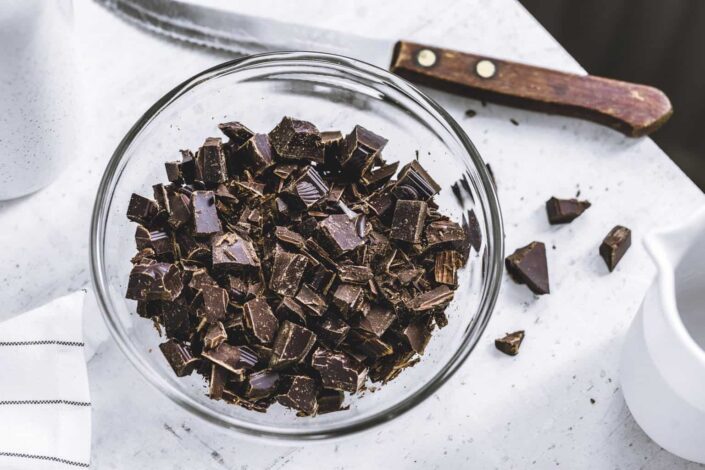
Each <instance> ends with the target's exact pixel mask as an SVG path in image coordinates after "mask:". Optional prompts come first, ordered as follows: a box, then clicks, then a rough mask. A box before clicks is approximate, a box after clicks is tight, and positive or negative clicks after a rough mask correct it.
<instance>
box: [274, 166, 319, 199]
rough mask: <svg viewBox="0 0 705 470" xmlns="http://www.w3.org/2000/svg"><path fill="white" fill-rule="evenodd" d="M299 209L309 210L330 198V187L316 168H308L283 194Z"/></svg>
mask: <svg viewBox="0 0 705 470" xmlns="http://www.w3.org/2000/svg"><path fill="white" fill-rule="evenodd" d="M282 196H284V197H287V199H288V200H289V201H290V202H291V203H293V204H295V205H296V206H297V207H300V208H304V209H309V208H310V207H312V206H314V205H315V204H317V203H318V202H319V201H321V200H322V199H324V198H326V197H327V196H328V185H327V184H326V183H325V181H323V178H321V175H320V174H319V173H318V172H317V171H316V169H315V168H313V167H311V166H309V167H306V168H305V169H304V170H303V171H302V172H301V174H299V175H298V176H297V177H296V179H295V180H294V181H292V182H291V184H290V185H289V186H287V188H286V189H285V190H284V191H283V192H282Z"/></svg>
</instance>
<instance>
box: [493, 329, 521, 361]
mask: <svg viewBox="0 0 705 470" xmlns="http://www.w3.org/2000/svg"><path fill="white" fill-rule="evenodd" d="M522 341H524V330H520V331H515V332H514V333H507V334H506V335H505V336H503V337H502V338H497V339H496V340H494V345H495V347H496V348H497V349H499V350H500V351H502V352H503V353H504V354H508V355H510V356H516V355H517V354H519V347H520V346H521V342H522Z"/></svg>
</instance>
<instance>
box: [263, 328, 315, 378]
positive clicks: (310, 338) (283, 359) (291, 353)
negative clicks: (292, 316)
mask: <svg viewBox="0 0 705 470" xmlns="http://www.w3.org/2000/svg"><path fill="white" fill-rule="evenodd" d="M315 343H316V335H315V334H314V333H313V332H312V331H311V330H309V329H308V328H304V327H303V326H301V325H297V324H296V323H292V322H290V321H287V320H284V321H283V322H282V324H281V326H280V327H279V331H277V337H276V339H275V340H274V348H273V350H272V357H271V359H270V361H269V367H270V368H272V369H284V368H286V367H289V366H291V365H294V364H298V363H300V362H301V361H303V360H304V358H305V357H306V355H307V354H308V353H309V351H311V348H313V345H314V344H315Z"/></svg>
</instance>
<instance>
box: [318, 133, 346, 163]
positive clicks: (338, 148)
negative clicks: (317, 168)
mask: <svg viewBox="0 0 705 470" xmlns="http://www.w3.org/2000/svg"><path fill="white" fill-rule="evenodd" d="M343 143H344V138H343V133H342V132H340V131H324V132H321V144H322V145H323V153H324V160H325V166H326V167H328V168H331V169H332V168H336V167H337V166H338V156H339V155H340V152H342V150H343Z"/></svg>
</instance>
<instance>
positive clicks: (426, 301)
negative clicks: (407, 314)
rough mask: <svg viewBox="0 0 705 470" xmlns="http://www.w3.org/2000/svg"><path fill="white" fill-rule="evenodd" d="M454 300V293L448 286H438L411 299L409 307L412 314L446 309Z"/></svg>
mask: <svg viewBox="0 0 705 470" xmlns="http://www.w3.org/2000/svg"><path fill="white" fill-rule="evenodd" d="M452 299H453V291H452V290H451V289H450V288H448V286H438V287H436V288H435V289H432V290H430V291H428V292H424V293H423V294H419V295H417V296H416V297H414V298H413V299H411V301H409V303H408V304H407V307H408V308H409V310H411V311H412V312H416V313H418V312H425V311H427V310H431V309H434V308H438V307H445V306H446V305H448V303H450V301H451V300H452Z"/></svg>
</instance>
